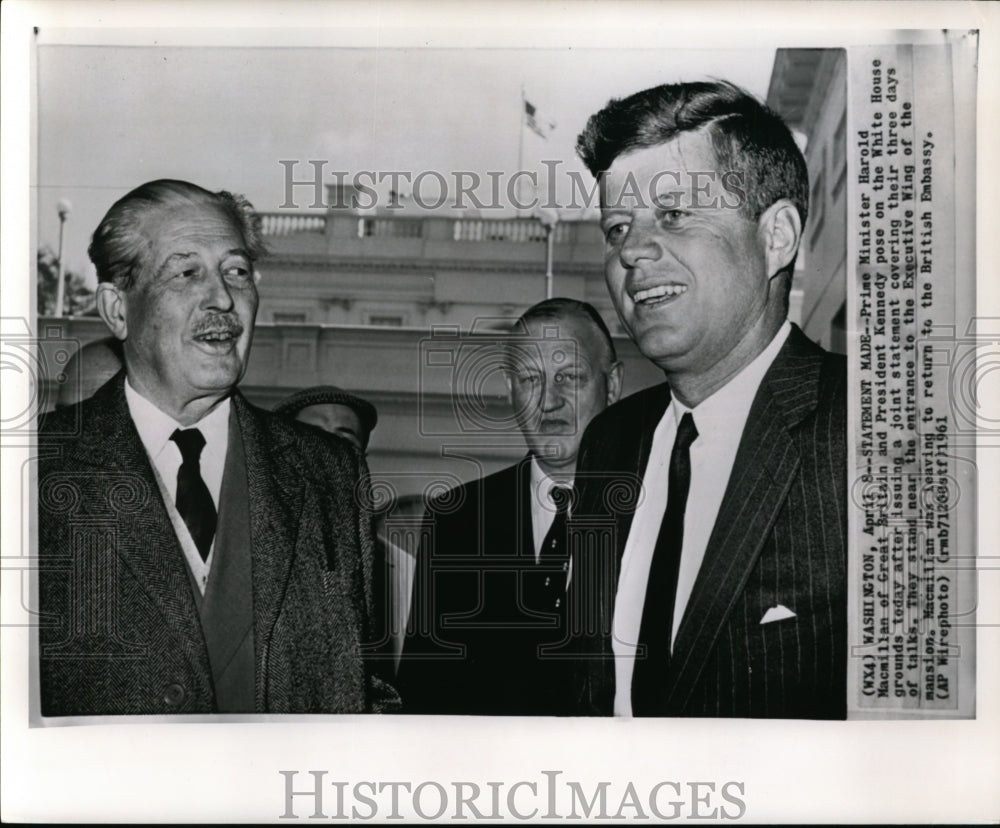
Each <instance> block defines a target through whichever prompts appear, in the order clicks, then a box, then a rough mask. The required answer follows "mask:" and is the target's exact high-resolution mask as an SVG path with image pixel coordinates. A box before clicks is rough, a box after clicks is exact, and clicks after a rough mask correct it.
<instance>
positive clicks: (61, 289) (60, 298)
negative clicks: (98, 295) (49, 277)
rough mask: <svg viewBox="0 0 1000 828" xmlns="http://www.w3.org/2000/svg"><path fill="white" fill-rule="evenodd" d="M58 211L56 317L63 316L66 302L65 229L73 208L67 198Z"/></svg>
mask: <svg viewBox="0 0 1000 828" xmlns="http://www.w3.org/2000/svg"><path fill="white" fill-rule="evenodd" d="M56 209H57V210H58V211H59V257H58V259H57V260H56V316H62V315H63V305H64V303H65V300H66V286H65V285H64V284H63V229H64V228H65V226H66V218H67V217H68V216H69V214H70V212H71V211H72V209H73V207H72V205H71V204H70V203H69V202H68V201H67V200H66V199H65V198H61V199H59V204H58V205H57V207H56Z"/></svg>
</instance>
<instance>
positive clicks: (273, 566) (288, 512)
mask: <svg viewBox="0 0 1000 828" xmlns="http://www.w3.org/2000/svg"><path fill="white" fill-rule="evenodd" d="M232 400H233V406H234V407H235V410H236V420H237V422H238V423H239V428H240V435H241V437H242V438H243V451H244V455H245V458H246V469H247V495H248V500H249V502H250V504H251V508H250V542H251V566H252V571H253V611H254V647H255V650H256V655H257V659H256V660H257V703H258V709H263V708H264V706H265V705H264V696H265V694H266V687H265V685H264V680H263V679H264V673H265V672H266V660H267V648H268V645H269V644H270V640H271V633H272V631H273V629H274V625H275V623H276V621H277V619H278V612H279V610H280V609H281V602H282V599H283V597H284V594H285V588H286V587H287V585H288V580H289V576H290V574H291V569H292V561H293V559H294V550H295V543H296V541H297V539H298V527H299V520H300V517H301V513H302V506H303V503H304V498H303V497H302V487H303V485H304V483H303V480H302V475H301V472H300V469H301V468H302V464H300V463H296V462H294V457H293V454H292V452H293V451H294V438H293V435H292V432H291V430H287V431H286V430H279V429H267V430H266V431H265V429H264V427H263V424H262V423H261V422H260V419H259V418H260V415H259V414H258V413H257V412H255V411H254V410H253V409H252V408H251V407H250V405H249V404H248V403H247V402H246V400H245V399H244V398H243V396H242V394H240V393H239V392H238V391H237V392H235V393H234V394H233V397H232Z"/></svg>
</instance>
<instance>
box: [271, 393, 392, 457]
mask: <svg viewBox="0 0 1000 828" xmlns="http://www.w3.org/2000/svg"><path fill="white" fill-rule="evenodd" d="M274 410H275V411H276V412H277V413H278V414H284V415H286V416H288V417H292V418H294V419H296V420H298V421H299V422H300V423H309V425H314V426H316V427H317V428H321V429H323V430H324V431H328V432H329V433H330V434H336V435H338V436H339V437H343V438H344V439H345V440H347V441H348V442H349V443H351V444H352V445H353V446H354V447H355V448H357V449H358V450H359V451H360V452H361V453H362V454H364V453H365V452H366V451H367V450H368V440H369V438H370V437H371V433H372V431H373V430H374V428H375V425H376V424H377V423H378V412H377V411H376V410H375V406H373V405H372V404H371V403H370V402H368V400H363V399H361V397H356V396H354V395H353V394H348V393H347V392H346V391H344V390H343V389H342V388H337V387H336V386H334V385H317V386H315V387H313V388H305V389H303V390H302V391H296V392H295V393H294V394H291V395H290V396H288V397H286V398H285V399H284V400H282V401H281V402H280V403H278V404H277V405H276V406H275V407H274Z"/></svg>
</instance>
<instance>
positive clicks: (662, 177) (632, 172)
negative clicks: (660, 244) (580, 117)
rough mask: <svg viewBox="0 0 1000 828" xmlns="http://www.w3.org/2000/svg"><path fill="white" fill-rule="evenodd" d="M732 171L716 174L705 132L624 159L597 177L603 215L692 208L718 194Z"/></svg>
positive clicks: (630, 153)
mask: <svg viewBox="0 0 1000 828" xmlns="http://www.w3.org/2000/svg"><path fill="white" fill-rule="evenodd" d="M731 174H732V171H728V170H722V169H720V165H719V161H718V158H717V157H716V153H715V148H714V146H713V145H712V139H711V137H710V136H709V135H708V133H707V132H706V131H705V130H703V129H702V130H696V131H693V132H682V133H680V134H679V135H677V136H675V137H674V138H671V139H670V140H668V141H665V142H663V143H661V144H655V145H653V146H651V147H640V148H638V149H632V150H629V151H627V152H624V153H622V154H621V155H619V156H618V157H616V158H615V160H614V161H613V162H612V163H611V166H610V167H609V168H608V170H607V171H606V172H605V173H604V174H603V175H602V176H601V187H600V195H601V209H602V210H614V209H626V210H631V209H637V208H642V207H667V208H671V207H690V206H692V205H696V204H698V203H699V202H700V201H701V200H702V199H703V198H704V196H705V195H712V194H719V193H721V192H723V190H724V189H725V181H726V179H727V177H728V176H730V175H731Z"/></svg>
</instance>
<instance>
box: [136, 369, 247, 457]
mask: <svg viewBox="0 0 1000 828" xmlns="http://www.w3.org/2000/svg"><path fill="white" fill-rule="evenodd" d="M125 401H126V403H127V404H128V410H129V414H131V415H132V422H134V423H135V428H136V431H138V432H139V439H140V440H142V445H143V446H144V447H145V449H146V452H147V453H148V454H149V456H150V457H156V456H157V455H159V453H160V452H161V451H163V447H164V446H165V445H166V444H167V442H169V440H170V435H171V434H173V433H174V430H175V429H180V430H181V431H183V430H184V429H185V428H197V429H198V430H199V431H200V432H201V434H202V436H203V437H204V438H205V444H206V445H207V446H209V447H211V446H215V445H218V444H219V441H220V440H222V441H225V439H226V437H227V435H228V433H229V406H230V398H229V397H226V399H224V400H223V401H222V402H221V403H219V404H218V405H217V406H215V408H213V409H212V410H211V411H210V412H209V413H208V414H206V415H205V416H204V417H202V418H201V419H200V420H199V421H198V422H197V423H193V424H192V425H189V426H183V425H181V424H180V423H179V422H177V421H176V420H175V419H174V418H173V417H171V416H170V415H169V414H165V413H164V412H163V411H161V410H160V409H159V408H157V407H156V405H154V404H153V403H152V402H150V401H149V400H147V399H146V398H145V397H144V396H142V394H140V393H139V392H138V391H136V390H135V389H134V388H133V387H132V384H131V383H130V382H129V381H128V377H127V376H126V378H125Z"/></svg>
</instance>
